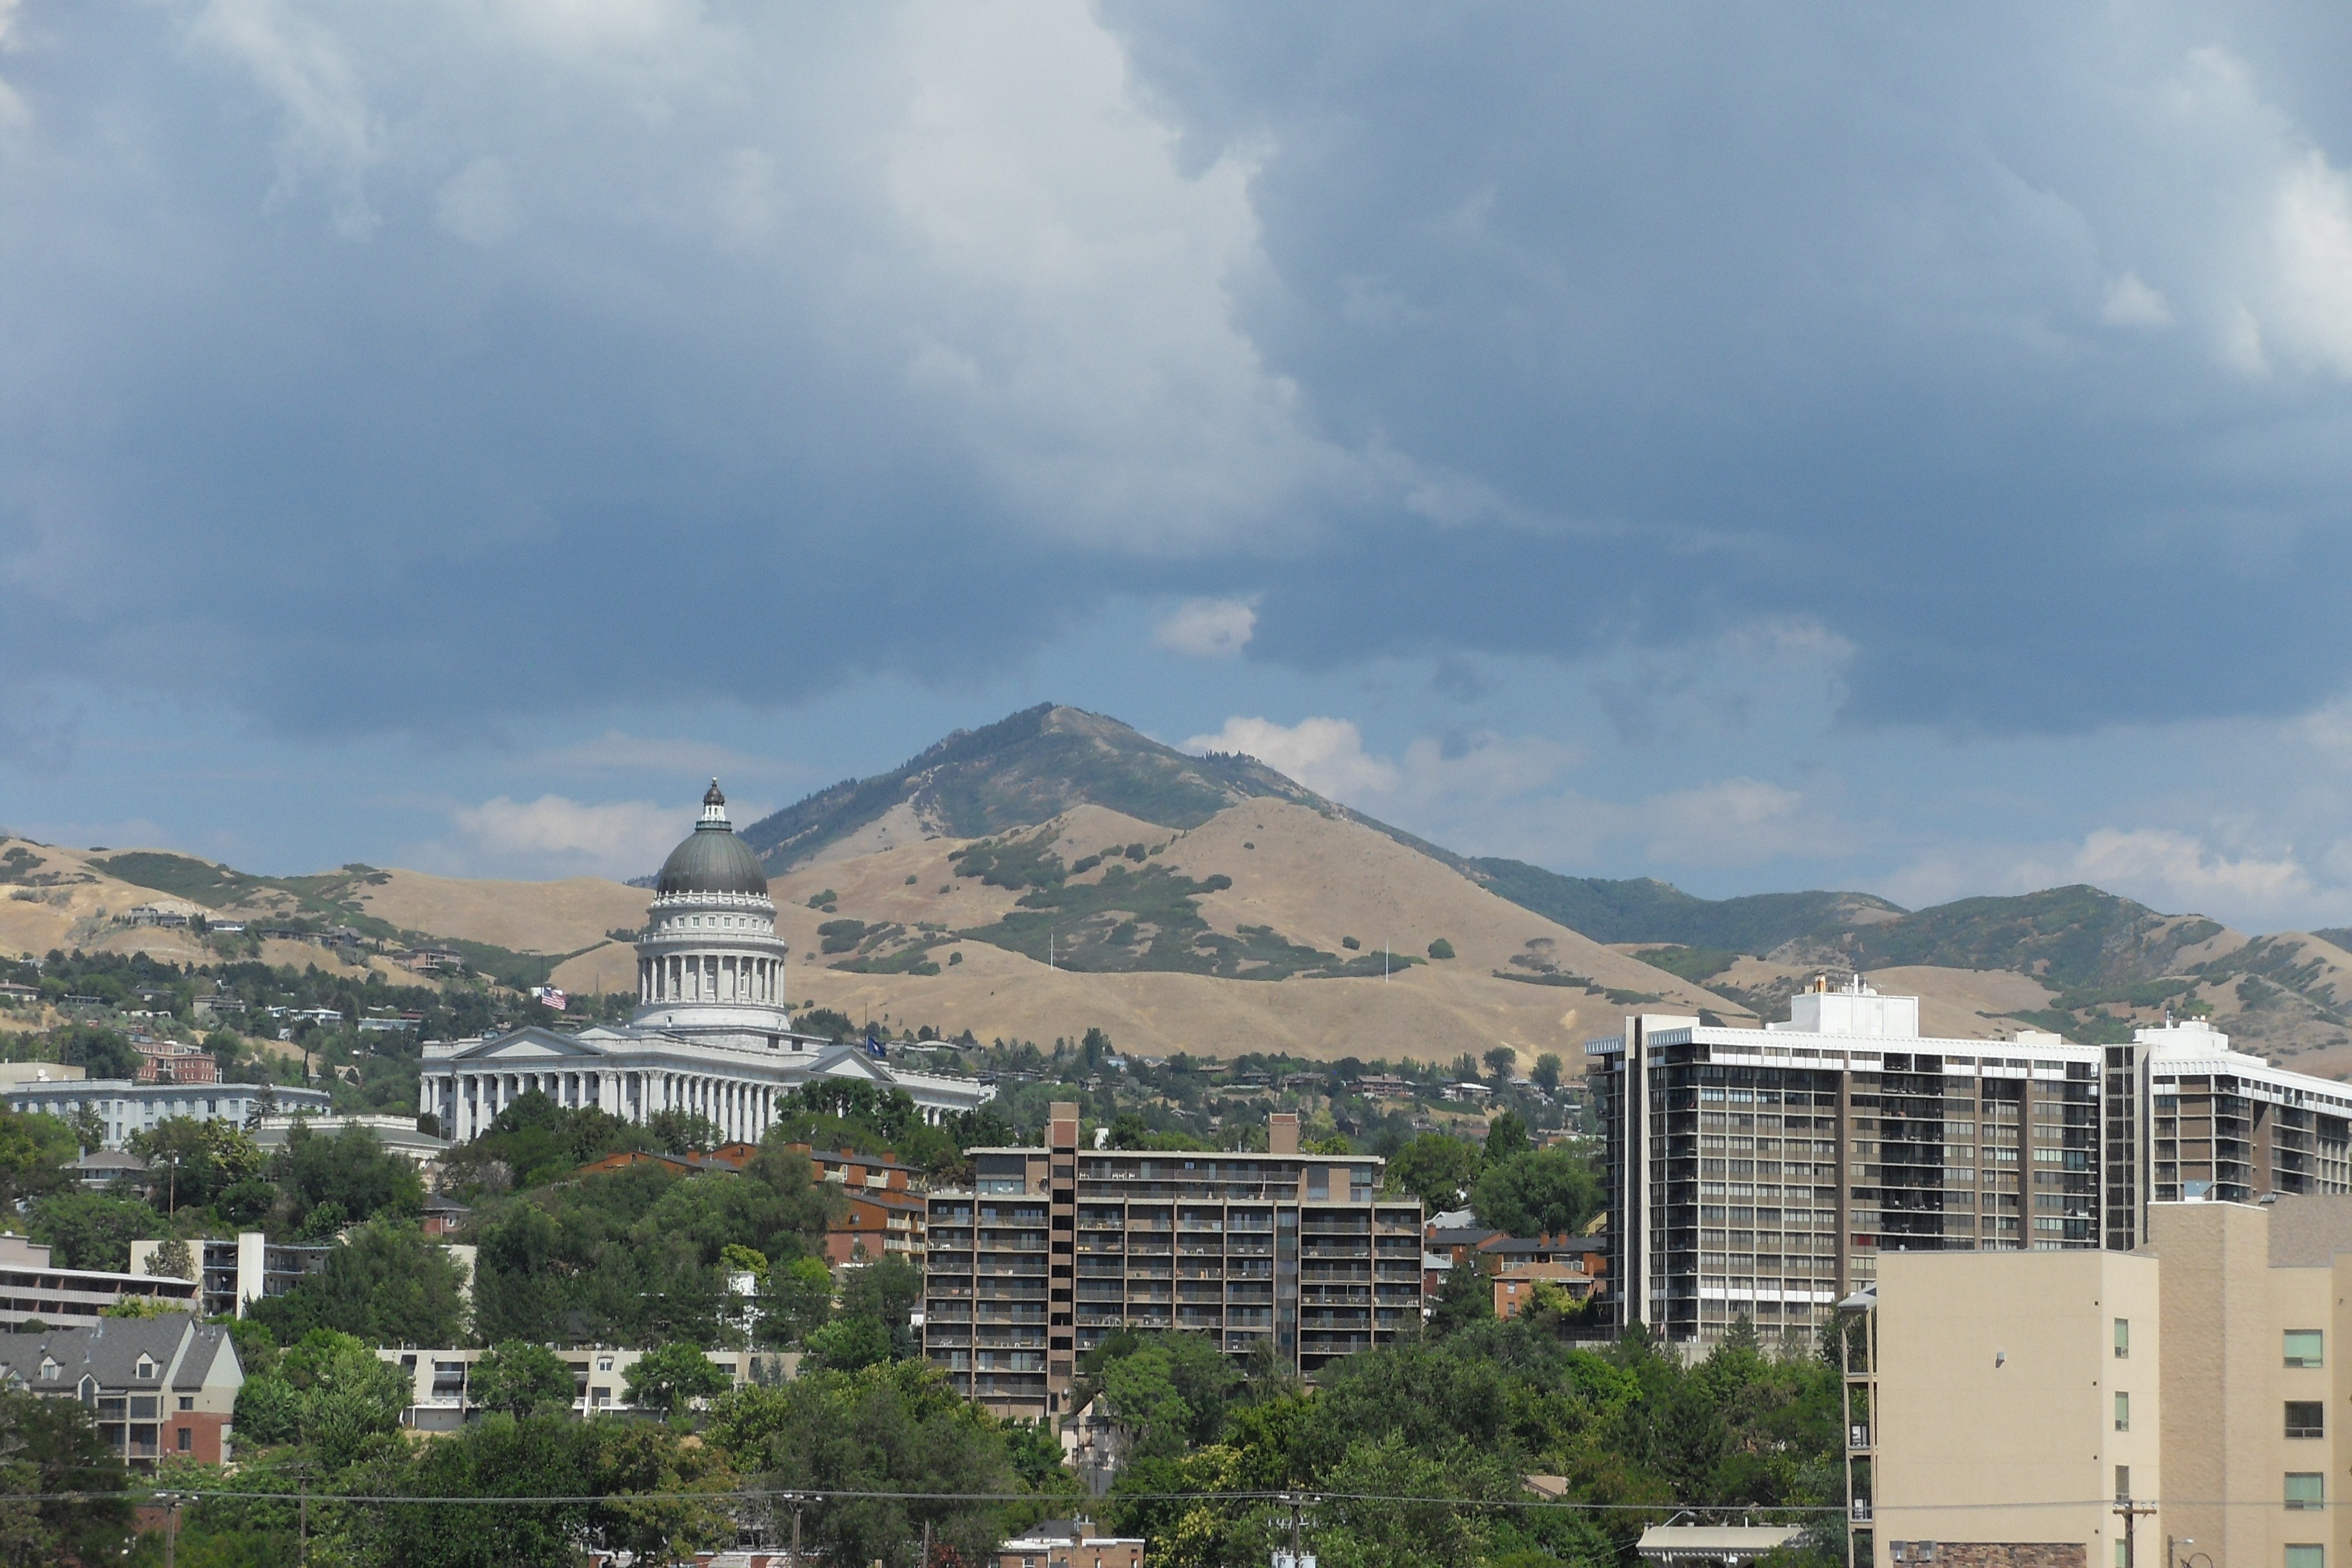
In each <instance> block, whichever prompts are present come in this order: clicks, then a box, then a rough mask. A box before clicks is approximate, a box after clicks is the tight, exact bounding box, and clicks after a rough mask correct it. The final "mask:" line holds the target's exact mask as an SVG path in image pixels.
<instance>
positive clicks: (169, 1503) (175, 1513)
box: [163, 1492, 180, 1568]
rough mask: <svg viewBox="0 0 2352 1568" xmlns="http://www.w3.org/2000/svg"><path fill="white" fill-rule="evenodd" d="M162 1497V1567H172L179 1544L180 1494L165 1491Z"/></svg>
mask: <svg viewBox="0 0 2352 1568" xmlns="http://www.w3.org/2000/svg"><path fill="white" fill-rule="evenodd" d="M179 1544H180V1494H179V1493H177V1492H165V1493H163V1568H173V1563H175V1562H176V1561H177V1552H176V1548H177V1547H178V1546H179Z"/></svg>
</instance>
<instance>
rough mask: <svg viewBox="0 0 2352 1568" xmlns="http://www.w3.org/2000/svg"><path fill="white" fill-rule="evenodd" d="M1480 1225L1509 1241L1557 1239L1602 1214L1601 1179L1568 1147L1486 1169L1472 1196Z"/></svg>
mask: <svg viewBox="0 0 2352 1568" xmlns="http://www.w3.org/2000/svg"><path fill="white" fill-rule="evenodd" d="M1470 1203H1471V1206H1472V1207H1473V1208H1474V1209H1475V1210H1476V1211H1477V1214H1478V1223H1479V1224H1481V1225H1486V1226H1493V1227H1494V1228H1495V1229H1496V1230H1501V1231H1508V1232H1509V1233H1510V1234H1511V1235H1513V1236H1559V1235H1564V1234H1567V1233H1569V1232H1572V1231H1575V1230H1577V1229H1579V1228H1580V1227H1581V1226H1583V1225H1584V1223H1585V1222H1586V1221H1587V1220H1589V1219H1591V1217H1592V1216H1593V1215H1596V1214H1598V1213H1600V1212H1601V1176H1600V1173H1598V1172H1596V1171H1594V1170H1593V1168H1592V1165H1591V1162H1590V1161H1588V1160H1587V1159H1586V1158H1585V1157H1584V1155H1583V1154H1582V1153H1580V1152H1578V1151H1577V1150H1575V1149H1573V1148H1571V1147H1570V1146H1569V1145H1567V1144H1564V1143H1561V1144H1554V1145H1553V1146H1552V1147H1550V1148H1549V1149H1538V1150H1537V1151H1536V1152H1533V1153H1528V1154H1521V1155H1519V1156H1518V1157H1517V1158H1516V1159H1512V1160H1507V1161H1505V1162H1503V1163H1501V1164H1497V1165H1489V1166H1488V1167H1487V1168H1486V1173H1485V1174H1483V1175H1481V1176H1480V1177H1479V1178H1478V1184H1477V1187H1476V1188H1475V1191H1474V1192H1473V1193H1472V1194H1471V1198H1470Z"/></svg>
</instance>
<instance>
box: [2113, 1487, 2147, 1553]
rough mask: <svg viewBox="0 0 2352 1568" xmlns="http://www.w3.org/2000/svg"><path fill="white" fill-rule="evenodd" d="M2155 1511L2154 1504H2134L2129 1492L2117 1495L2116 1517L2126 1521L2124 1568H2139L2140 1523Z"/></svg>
mask: <svg viewBox="0 0 2352 1568" xmlns="http://www.w3.org/2000/svg"><path fill="white" fill-rule="evenodd" d="M2155 1511H2156V1505H2155V1504H2154V1503H2152V1502H2134V1501H2132V1500H2131V1493H2129V1492H2118V1493H2116V1510H2115V1512H2116V1518H2117V1519H2120V1520H2122V1521H2124V1568H2139V1541H2138V1525H2139V1521H2141V1520H2143V1519H2146V1518H2147V1516H2148V1515H2149V1514H2152V1513H2154V1512H2155Z"/></svg>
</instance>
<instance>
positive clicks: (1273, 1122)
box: [1265, 1110, 1298, 1154]
mask: <svg viewBox="0 0 2352 1568" xmlns="http://www.w3.org/2000/svg"><path fill="white" fill-rule="evenodd" d="M1265 1152H1267V1153H1269V1154H1296V1153H1297V1152H1298V1115H1297V1112H1296V1111H1290V1110H1277V1111H1276V1112H1275V1113H1274V1114H1273V1115H1271V1116H1269V1117H1267V1118H1266V1119H1265Z"/></svg>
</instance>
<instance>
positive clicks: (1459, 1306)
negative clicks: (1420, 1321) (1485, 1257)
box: [1429, 1262, 1495, 1338]
mask: <svg viewBox="0 0 2352 1568" xmlns="http://www.w3.org/2000/svg"><path fill="white" fill-rule="evenodd" d="M1494 1315H1495V1288H1494V1285H1493V1283H1492V1282H1491V1281H1489V1280H1488V1279H1487V1278H1486V1275H1485V1274H1483V1273H1481V1272H1480V1271H1479V1268H1478V1266H1477V1264H1475V1262H1471V1263H1457V1264H1455V1265H1454V1267H1453V1268H1449V1269H1447V1270H1446V1271H1445V1279H1444V1282H1443V1283H1441V1284H1440V1285H1439V1286H1438V1287H1437V1300H1436V1303H1435V1304H1434V1305H1433V1307H1432V1308H1431V1310H1430V1315H1429V1327H1430V1331H1431V1332H1433V1333H1434V1334H1437V1335H1438V1336H1440V1337H1441V1338H1442V1337H1444V1335H1446V1334H1450V1333H1452V1332H1454V1331H1455V1330H1456V1329H1459V1328H1462V1327H1464V1326H1465V1325H1467V1324H1470V1323H1475V1322H1477V1321H1479V1320H1481V1319H1492V1318H1493V1317H1494Z"/></svg>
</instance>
